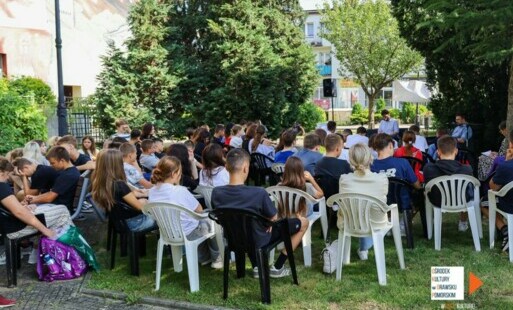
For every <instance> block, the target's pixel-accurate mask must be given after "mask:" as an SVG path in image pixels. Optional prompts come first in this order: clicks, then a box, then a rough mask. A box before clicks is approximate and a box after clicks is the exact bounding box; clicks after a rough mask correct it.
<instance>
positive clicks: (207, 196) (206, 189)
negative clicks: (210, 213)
mask: <svg viewBox="0 0 513 310" xmlns="http://www.w3.org/2000/svg"><path fill="white" fill-rule="evenodd" d="M213 190H214V187H213V186H207V185H198V187H196V189H195V190H194V192H196V193H198V194H199V195H201V197H202V198H203V199H204V200H205V205H206V207H207V209H209V210H212V209H213V208H212V191H213ZM213 224H214V231H215V234H216V242H217V246H218V247H219V249H224V237H223V228H222V227H221V225H219V224H217V223H215V222H213ZM220 253H221V257H222V258H224V251H220Z"/></svg>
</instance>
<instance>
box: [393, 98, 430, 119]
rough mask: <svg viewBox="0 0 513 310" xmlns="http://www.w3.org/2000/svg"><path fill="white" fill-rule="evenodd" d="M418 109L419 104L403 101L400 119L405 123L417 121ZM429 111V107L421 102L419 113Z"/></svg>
mask: <svg viewBox="0 0 513 310" xmlns="http://www.w3.org/2000/svg"><path fill="white" fill-rule="evenodd" d="M416 109H417V105H416V104H414V103H410V102H405V103H403V106H402V108H401V112H400V116H399V117H400V119H401V122H402V123H404V124H411V123H414V122H415V116H416ZM427 112H428V109H427V107H426V106H425V105H421V104H419V115H423V114H426V113H427Z"/></svg>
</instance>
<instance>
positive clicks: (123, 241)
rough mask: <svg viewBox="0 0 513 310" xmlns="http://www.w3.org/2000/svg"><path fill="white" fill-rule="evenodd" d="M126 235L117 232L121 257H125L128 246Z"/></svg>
mask: <svg viewBox="0 0 513 310" xmlns="http://www.w3.org/2000/svg"><path fill="white" fill-rule="evenodd" d="M127 239H128V237H127V234H119V243H120V255H119V256H121V257H125V256H126V255H127V248H128V240H127Z"/></svg>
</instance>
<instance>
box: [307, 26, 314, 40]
mask: <svg viewBox="0 0 513 310" xmlns="http://www.w3.org/2000/svg"><path fill="white" fill-rule="evenodd" d="M306 36H307V37H309V38H311V37H313V36H314V24H313V23H307V24H306Z"/></svg>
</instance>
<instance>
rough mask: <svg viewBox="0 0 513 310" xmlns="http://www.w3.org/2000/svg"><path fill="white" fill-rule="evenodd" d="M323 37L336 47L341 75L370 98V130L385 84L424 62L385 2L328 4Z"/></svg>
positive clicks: (346, 0)
mask: <svg viewBox="0 0 513 310" xmlns="http://www.w3.org/2000/svg"><path fill="white" fill-rule="evenodd" d="M322 15H323V17H322V21H323V22H324V24H325V27H326V31H325V32H323V33H322V34H321V35H322V36H323V37H324V38H325V39H327V40H328V41H330V42H331V43H332V44H333V46H334V47H335V55H336V57H337V59H338V60H339V61H340V64H341V67H340V74H341V75H342V76H345V77H347V78H351V79H354V80H355V81H356V82H358V83H359V84H360V86H361V87H362V89H363V91H364V92H365V94H366V95H367V99H368V106H369V127H370V128H372V127H373V126H374V113H375V112H374V100H375V99H376V98H377V96H378V95H379V94H380V93H381V90H382V89H383V87H385V86H386V85H388V84H390V83H392V82H393V81H394V80H397V79H399V78H400V77H402V76H403V75H405V74H406V73H409V72H412V71H415V70H417V69H418V68H419V66H420V64H421V63H422V57H421V56H420V54H419V53H418V52H416V51H414V50H412V49H411V48H410V47H409V46H408V44H407V43H406V41H405V40H404V39H403V38H402V37H401V36H400V33H399V28H398V25H397V20H396V19H395V18H394V17H393V16H392V13H391V8H390V5H389V4H388V2H386V1H384V0H376V1H372V0H334V1H333V2H332V3H331V4H325V6H324V10H323V12H322Z"/></svg>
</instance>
